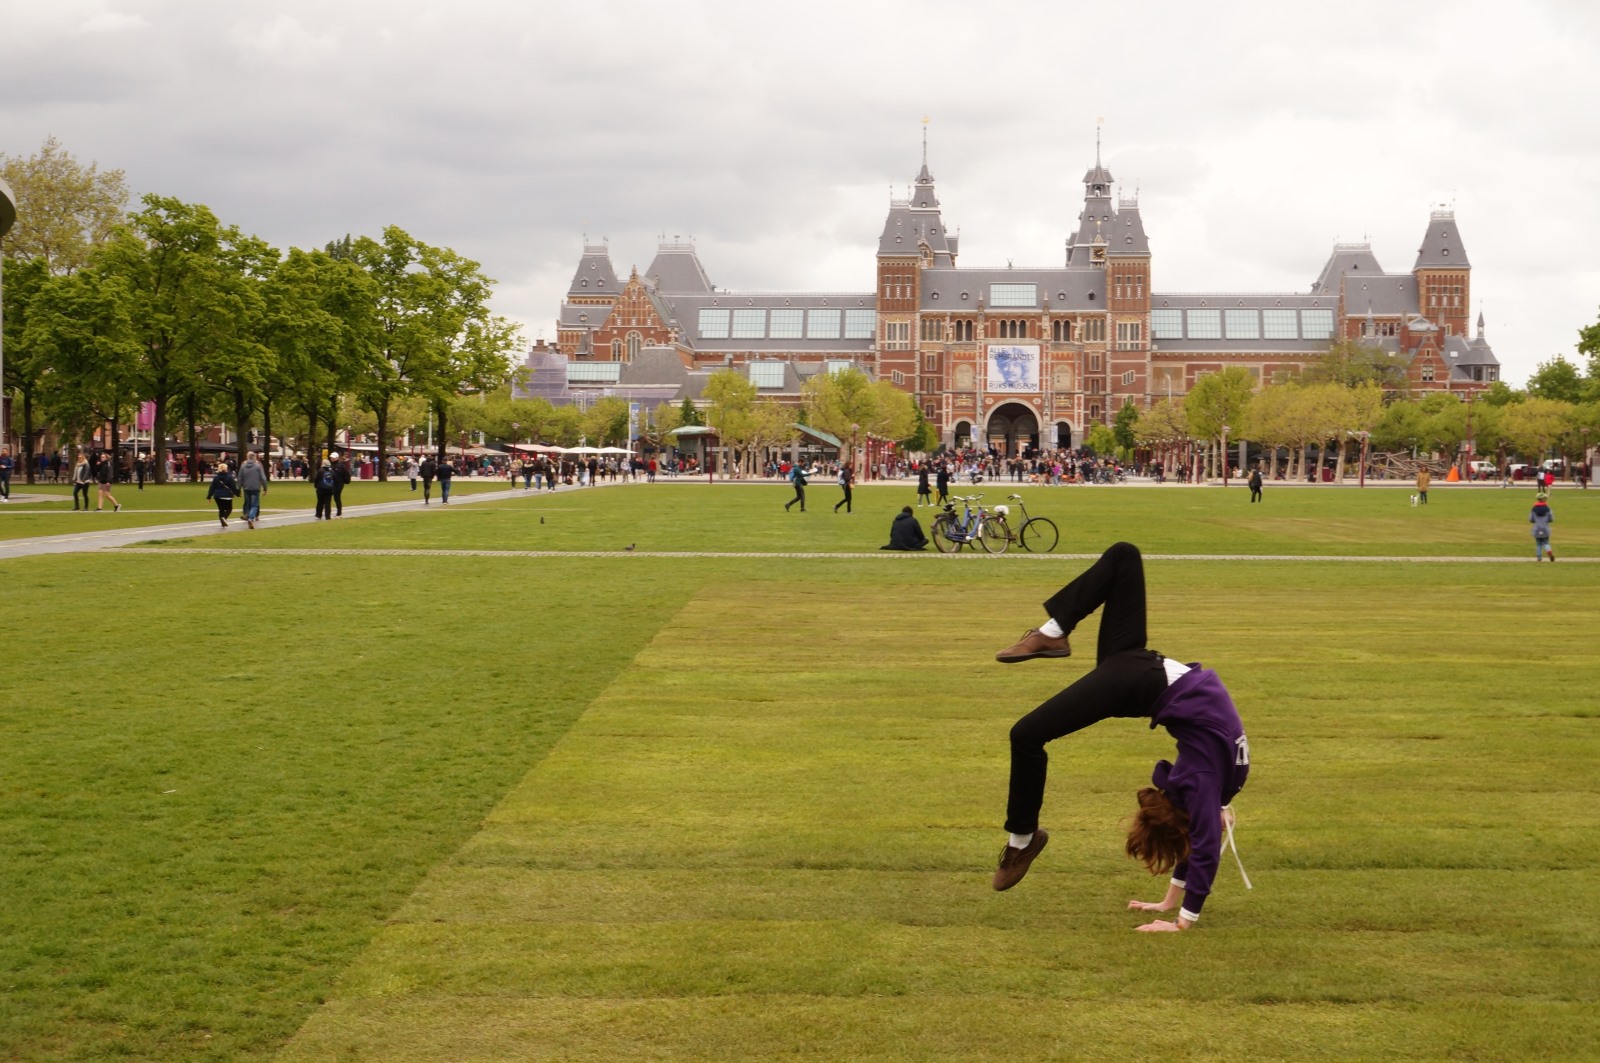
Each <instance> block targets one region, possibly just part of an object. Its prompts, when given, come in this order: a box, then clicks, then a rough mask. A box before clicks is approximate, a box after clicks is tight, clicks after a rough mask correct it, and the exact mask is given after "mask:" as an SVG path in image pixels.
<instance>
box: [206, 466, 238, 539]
mask: <svg viewBox="0 0 1600 1063" xmlns="http://www.w3.org/2000/svg"><path fill="white" fill-rule="evenodd" d="M238 493H239V481H237V480H235V479H234V478H233V473H231V472H229V471H228V463H227V462H225V461H219V462H217V471H216V472H215V473H214V474H213V475H212V477H211V486H210V487H208V488H206V497H207V498H208V499H210V500H211V501H213V502H215V503H216V504H217V521H218V522H219V523H220V524H221V525H222V526H223V527H224V528H226V527H227V526H228V517H230V516H231V515H232V514H233V498H234V496H235V495H237V494H238Z"/></svg>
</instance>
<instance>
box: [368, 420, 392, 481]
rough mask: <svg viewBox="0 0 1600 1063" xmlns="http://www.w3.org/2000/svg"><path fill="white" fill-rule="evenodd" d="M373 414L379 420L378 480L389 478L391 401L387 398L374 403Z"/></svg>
mask: <svg viewBox="0 0 1600 1063" xmlns="http://www.w3.org/2000/svg"><path fill="white" fill-rule="evenodd" d="M372 413H373V416H375V417H376V418H377V420H378V482H379V483H385V482H387V481H388V479H389V471H388V461H389V402H388V400H387V399H384V400H381V401H379V402H375V403H373V409H372Z"/></svg>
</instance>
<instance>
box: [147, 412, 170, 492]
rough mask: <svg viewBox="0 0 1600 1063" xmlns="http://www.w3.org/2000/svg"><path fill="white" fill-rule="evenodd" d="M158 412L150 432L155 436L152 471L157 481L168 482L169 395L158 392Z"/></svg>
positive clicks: (160, 482)
mask: <svg viewBox="0 0 1600 1063" xmlns="http://www.w3.org/2000/svg"><path fill="white" fill-rule="evenodd" d="M155 404H156V414H155V419H154V420H153V421H152V422H151V424H150V434H151V435H152V436H154V437H155V443H156V445H155V446H154V447H153V448H152V449H153V450H154V451H155V455H154V459H153V460H154V461H155V466H156V467H155V468H154V469H153V470H151V471H152V473H153V474H154V478H155V481H156V483H158V484H164V483H166V482H167V397H166V396H165V395H161V394H157V395H156V397H155Z"/></svg>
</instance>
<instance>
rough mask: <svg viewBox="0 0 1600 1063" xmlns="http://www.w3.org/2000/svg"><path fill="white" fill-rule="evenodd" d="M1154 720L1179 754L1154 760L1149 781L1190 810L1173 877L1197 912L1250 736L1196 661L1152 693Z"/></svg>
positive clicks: (1245, 764) (1189, 909) (1246, 762)
mask: <svg viewBox="0 0 1600 1063" xmlns="http://www.w3.org/2000/svg"><path fill="white" fill-rule="evenodd" d="M1157 724H1160V725H1161V726H1163V727H1165V728H1166V729H1167V733H1168V734H1170V735H1172V737H1173V738H1174V739H1176V740H1177V743H1178V759H1177V762H1176V763H1169V762H1168V761H1165V760H1163V761H1160V762H1158V763H1157V764H1156V769H1155V771H1154V772H1152V773H1151V775H1150V781H1151V782H1152V783H1154V784H1155V786H1156V788H1157V789H1159V790H1161V791H1163V792H1164V793H1166V795H1167V796H1168V797H1170V798H1172V800H1173V802H1174V803H1176V804H1178V805H1181V806H1182V807H1183V809H1184V811H1186V812H1188V813H1189V856H1188V858H1187V859H1186V860H1184V861H1182V862H1181V863H1179V864H1178V866H1177V868H1176V870H1174V872H1173V876H1172V877H1173V879H1174V880H1176V881H1178V882H1181V883H1183V884H1184V893H1183V910H1184V913H1185V914H1187V915H1189V916H1191V917H1197V916H1199V914H1200V909H1201V907H1202V906H1203V905H1204V904H1205V903H1206V896H1207V895H1208V894H1209V893H1210V892H1211V883H1212V880H1213V879H1215V878H1216V876H1217V863H1218V861H1219V860H1220V859H1221V856H1222V838H1223V830H1222V806H1223V805H1225V804H1227V803H1228V802H1230V801H1232V800H1233V798H1234V795H1235V794H1237V793H1238V792H1239V791H1240V789H1241V788H1243V786H1244V781H1245V777H1246V776H1248V775H1249V774H1250V742H1249V739H1247V738H1246V737H1245V734H1244V724H1243V723H1242V722H1241V721H1240V720H1239V711H1238V710H1237V709H1235V708H1234V707H1233V699H1232V698H1230V697H1229V696H1228V691H1227V690H1226V689H1225V688H1224V687H1223V685H1222V680H1220V679H1218V678H1217V673H1215V672H1213V671H1211V670H1210V669H1208V668H1202V667H1200V665H1199V663H1198V662H1196V663H1194V664H1191V665H1189V671H1187V672H1185V673H1184V674H1183V675H1181V676H1179V677H1178V679H1177V681H1176V682H1174V683H1173V684H1172V685H1171V686H1169V687H1167V689H1166V691H1165V692H1163V693H1162V695H1161V697H1160V698H1158V699H1156V705H1155V711H1154V713H1152V715H1151V718H1150V726H1151V727H1152V728H1153V727H1155V726H1156V725H1157Z"/></svg>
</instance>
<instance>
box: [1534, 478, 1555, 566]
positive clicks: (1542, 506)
mask: <svg viewBox="0 0 1600 1063" xmlns="http://www.w3.org/2000/svg"><path fill="white" fill-rule="evenodd" d="M1555 519H1556V515H1555V514H1554V513H1552V512H1550V502H1549V499H1548V498H1547V497H1546V496H1545V494H1544V492H1543V491H1541V492H1539V498H1538V501H1536V502H1534V504H1533V509H1532V511H1530V512H1529V513H1528V523H1529V524H1532V525H1533V559H1534V560H1535V561H1542V560H1543V559H1544V555H1545V554H1549V555H1550V560H1551V561H1554V560H1555V559H1556V548H1555V547H1553V546H1551V545H1550V525H1551V524H1553V523H1554V522H1555Z"/></svg>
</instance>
